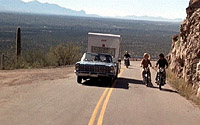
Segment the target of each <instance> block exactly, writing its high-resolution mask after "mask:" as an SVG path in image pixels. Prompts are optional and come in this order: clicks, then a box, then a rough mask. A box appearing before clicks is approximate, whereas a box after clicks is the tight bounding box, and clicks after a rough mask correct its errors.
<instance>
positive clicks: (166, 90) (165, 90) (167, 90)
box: [151, 86, 178, 93]
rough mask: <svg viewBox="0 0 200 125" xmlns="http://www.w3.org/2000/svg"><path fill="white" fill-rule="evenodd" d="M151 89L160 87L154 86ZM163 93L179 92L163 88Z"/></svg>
mask: <svg viewBox="0 0 200 125" xmlns="http://www.w3.org/2000/svg"><path fill="white" fill-rule="evenodd" d="M151 88H155V89H159V87H156V86H152V87H151ZM161 91H164V92H171V93H178V91H175V90H172V89H167V88H163V87H162V89H161Z"/></svg>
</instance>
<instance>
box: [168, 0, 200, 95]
mask: <svg viewBox="0 0 200 125" xmlns="http://www.w3.org/2000/svg"><path fill="white" fill-rule="evenodd" d="M186 12H187V18H186V19H185V20H184V21H183V23H182V24H181V28H180V34H178V35H175V36H174V37H173V40H172V51H171V53H170V54H169V56H168V57H169V62H170V68H171V70H172V71H173V72H174V73H176V74H177V76H178V77H182V78H184V79H185V81H186V82H187V83H188V84H192V85H193V87H194V89H195V90H196V92H197V95H199V96H200V0H191V1H190V4H189V7H188V8H187V9H186Z"/></svg>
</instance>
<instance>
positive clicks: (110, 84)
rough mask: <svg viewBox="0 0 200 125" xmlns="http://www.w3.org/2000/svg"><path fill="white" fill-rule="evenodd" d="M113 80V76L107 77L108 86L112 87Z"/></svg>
mask: <svg viewBox="0 0 200 125" xmlns="http://www.w3.org/2000/svg"><path fill="white" fill-rule="evenodd" d="M113 81H114V80H113V78H108V84H109V86H111V87H112V85H113Z"/></svg>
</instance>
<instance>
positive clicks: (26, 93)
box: [0, 62, 200, 125]
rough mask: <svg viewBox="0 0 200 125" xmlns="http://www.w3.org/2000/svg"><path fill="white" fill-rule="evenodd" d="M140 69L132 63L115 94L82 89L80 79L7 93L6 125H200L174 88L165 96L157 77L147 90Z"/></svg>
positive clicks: (0, 101) (1, 118) (89, 85)
mask: <svg viewBox="0 0 200 125" xmlns="http://www.w3.org/2000/svg"><path fill="white" fill-rule="evenodd" d="M139 63H140V62H131V67H130V68H128V69H125V70H124V71H123V72H122V73H121V74H120V77H119V78H118V80H117V81H116V82H115V84H114V85H113V87H112V88H110V87H109V86H107V85H106V83H102V82H96V81H86V82H84V84H83V85H82V84H77V83H76V76H75V74H74V73H72V74H70V76H69V78H63V79H59V80H45V81H37V82H35V83H32V84H23V85H20V86H11V87H8V88H2V89H1V90H2V91H3V90H4V89H5V90H7V91H13V89H14V88H15V92H14V94H13V95H9V96H7V95H5V96H4V98H3V97H2V96H0V125H13V124H14V125H36V124H37V125H66V124H70V125H71V124H73V125H74V124H81V125H86V124H89V122H90V120H91V119H93V122H92V124H104V125H113V124H116V125H122V124H125V125H132V124H148V125H149V124H152V125H168V124H176V125H177V124H180V125H188V124H190V125H199V123H200V110H199V108H197V107H196V106H195V105H194V104H192V103H191V102H190V101H188V100H186V99H185V98H183V97H181V96H180V95H179V94H178V93H177V92H176V91H174V90H173V89H172V88H171V87H170V86H169V85H166V86H164V87H163V88H164V89H163V90H162V91H160V90H159V89H158V88H157V86H156V85H155V84H154V78H155V71H153V70H152V82H153V86H152V87H146V86H145V85H143V83H142V81H141V79H142V78H141V68H140V67H139ZM52 77H53V76H52ZM16 88H17V89H16ZM6 97H9V98H6ZM93 114H95V117H94V115H93Z"/></svg>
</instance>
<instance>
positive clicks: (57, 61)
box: [4, 43, 81, 69]
mask: <svg viewBox="0 0 200 125" xmlns="http://www.w3.org/2000/svg"><path fill="white" fill-rule="evenodd" d="M80 50H81V47H79V46H77V45H75V44H72V43H68V44H59V45H57V46H55V47H51V49H50V50H49V51H48V52H43V51H40V50H37V49H33V50H30V51H26V53H23V54H22V55H21V56H20V57H18V58H17V57H16V56H15V55H16V54H15V51H13V50H10V51H8V52H7V55H6V57H7V58H6V59H5V62H4V64H5V66H4V68H5V69H21V68H42V67H48V66H54V67H57V66H65V65H72V64H74V63H75V62H76V61H78V60H79V59H80V57H81V52H80Z"/></svg>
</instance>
